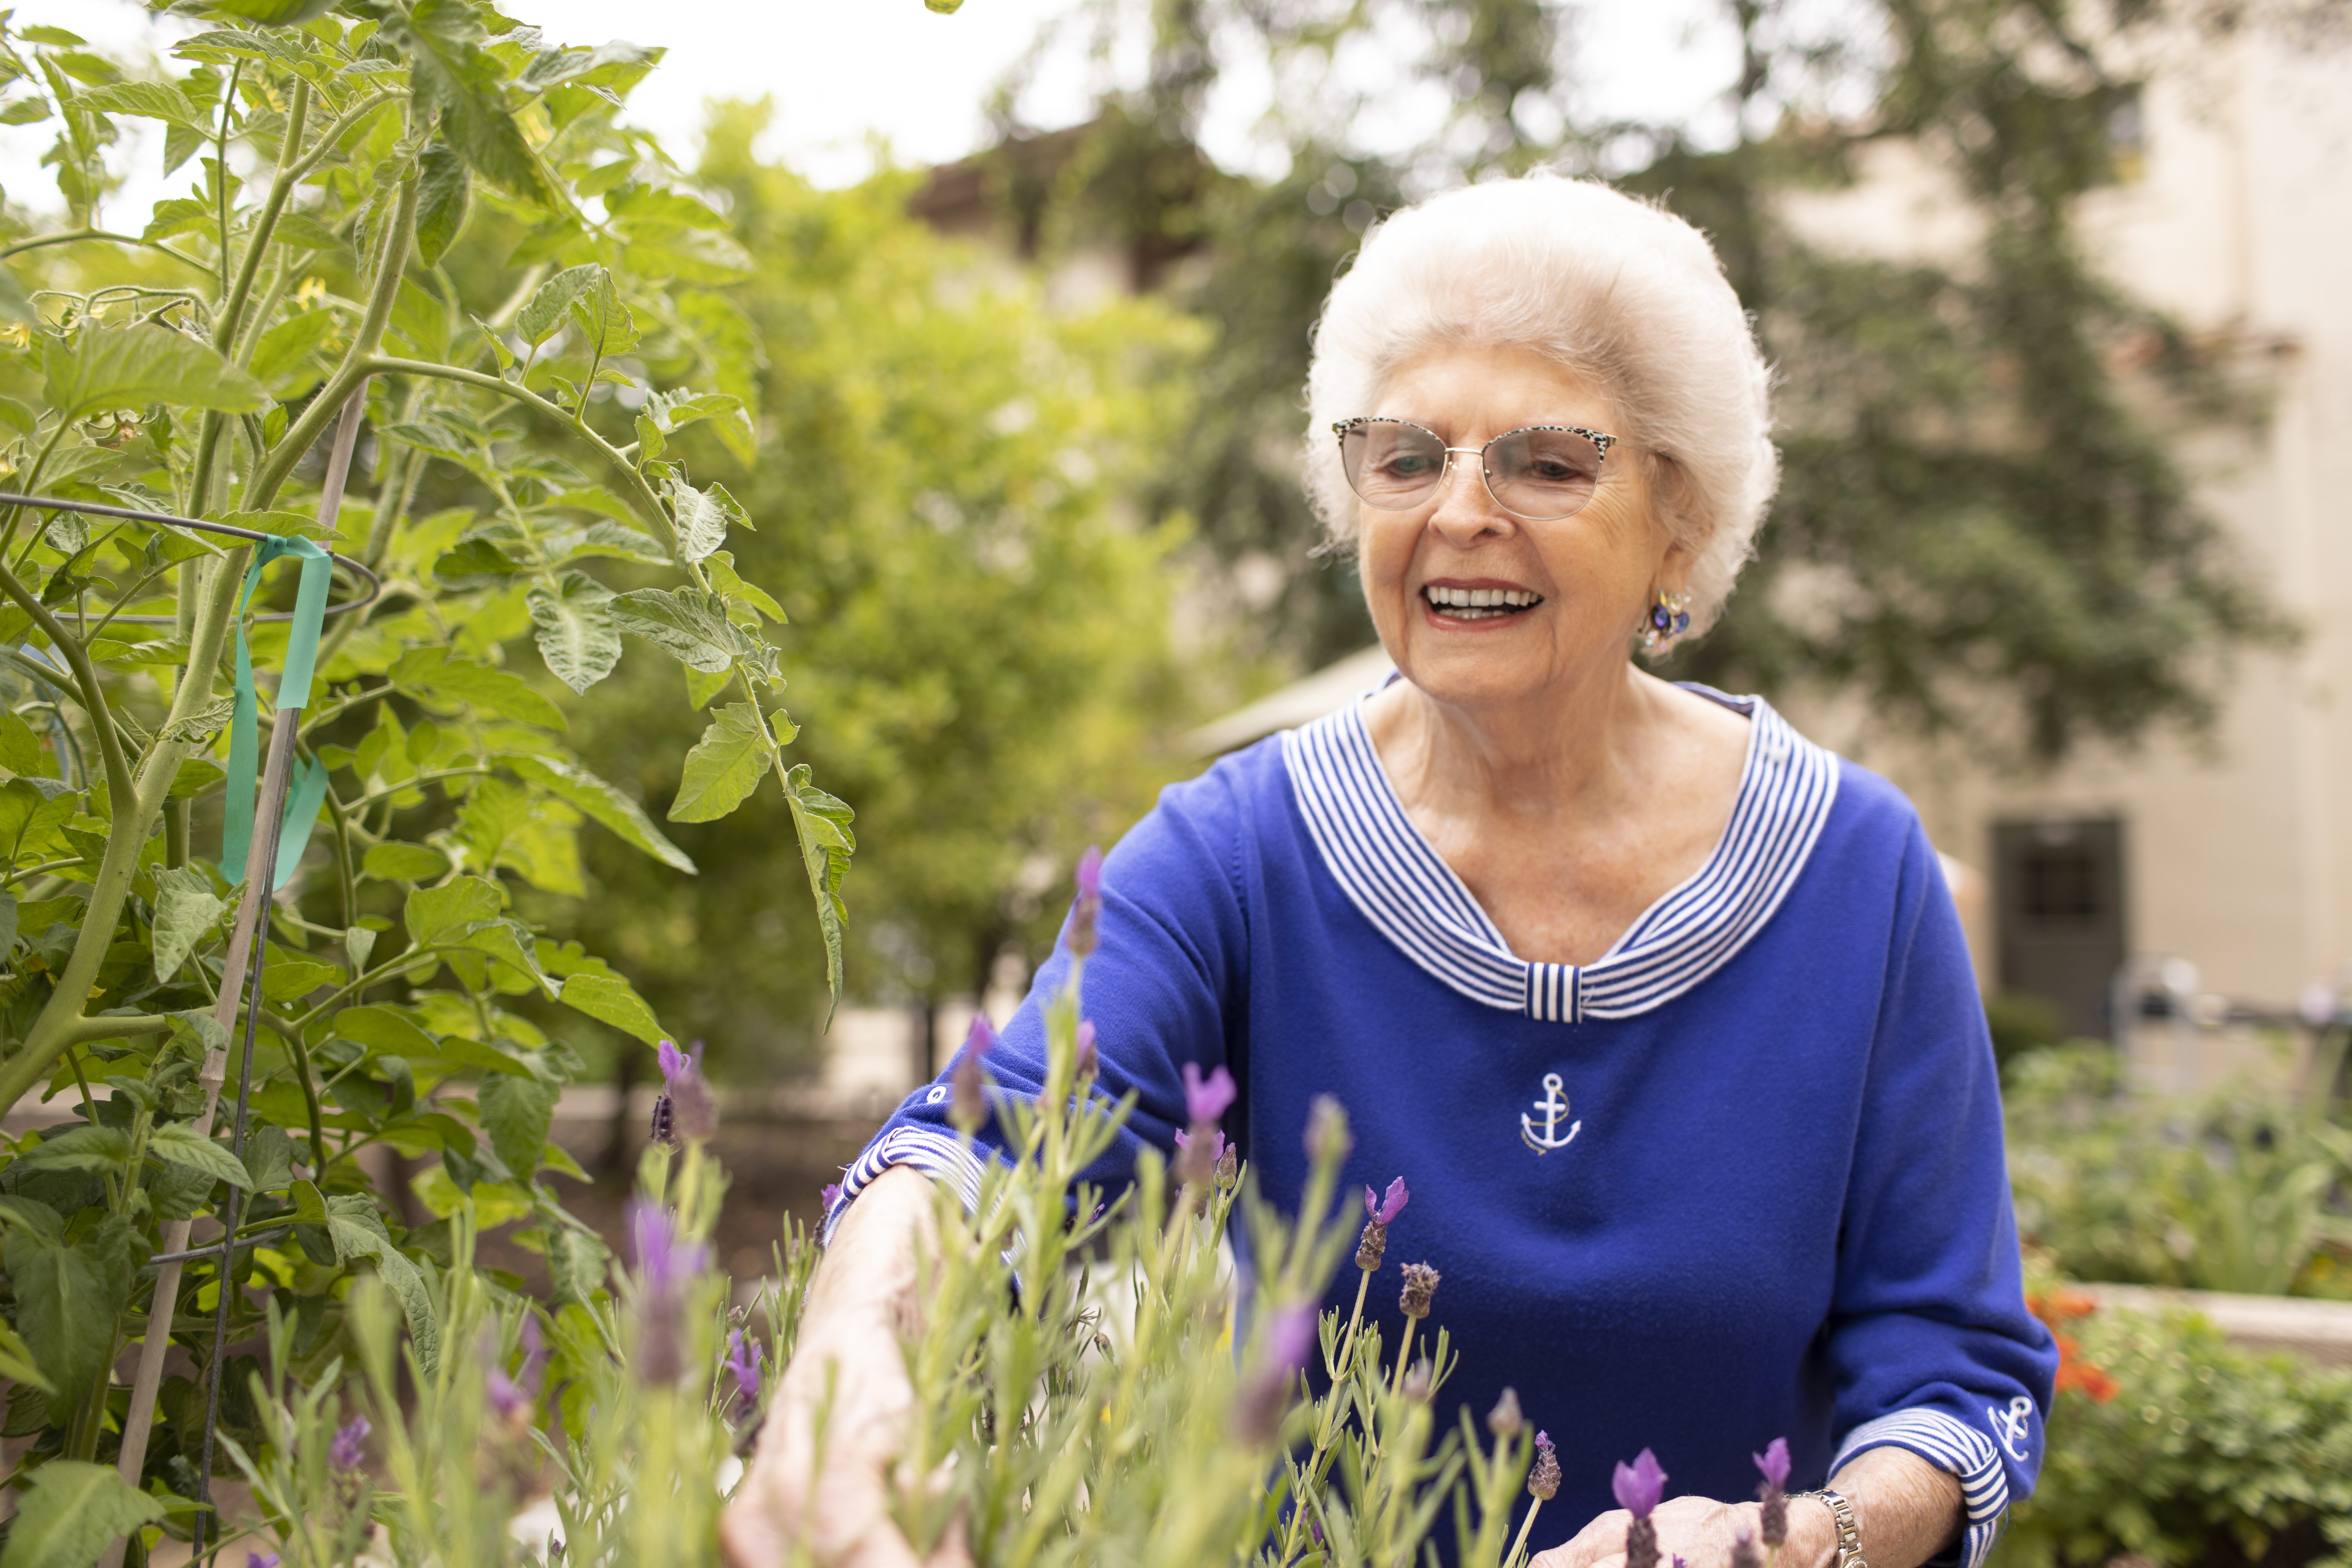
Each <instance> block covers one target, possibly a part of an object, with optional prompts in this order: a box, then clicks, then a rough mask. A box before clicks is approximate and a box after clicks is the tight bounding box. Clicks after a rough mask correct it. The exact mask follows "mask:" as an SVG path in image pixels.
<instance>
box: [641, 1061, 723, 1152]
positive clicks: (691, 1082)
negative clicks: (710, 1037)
mask: <svg viewBox="0 0 2352 1568" xmlns="http://www.w3.org/2000/svg"><path fill="white" fill-rule="evenodd" d="M660 1055H661V1073H662V1089H663V1093H662V1097H661V1100H656V1101H655V1103H654V1126H655V1140H654V1141H655V1142H659V1143H670V1144H677V1143H689V1142H701V1141H702V1140H704V1139H706V1138H709V1136H711V1134H713V1133H715V1132H717V1131H719V1100H718V1099H717V1097H716V1096H714V1095H713V1094H712V1093H711V1092H710V1080H709V1079H706V1078H704V1077H703V1076H702V1042H701V1041H700V1040H697V1041H695V1042H694V1052H693V1054H692V1055H691V1056H689V1055H688V1054H687V1053H686V1052H684V1051H681V1050H679V1049H678V1048H677V1046H676V1045H675V1044H674V1043H672V1042H671V1041H668V1040H664V1041H663V1042H662V1043H661V1047H660ZM664 1100H666V1101H667V1102H668V1103H667V1106H665V1105H664V1104H663V1103H662V1102H663V1101H664Z"/></svg>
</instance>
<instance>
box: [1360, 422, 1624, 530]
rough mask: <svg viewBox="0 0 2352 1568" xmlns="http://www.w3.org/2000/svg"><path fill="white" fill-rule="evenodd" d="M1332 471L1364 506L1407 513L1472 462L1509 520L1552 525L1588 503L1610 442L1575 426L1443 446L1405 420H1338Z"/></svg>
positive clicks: (1435, 436)
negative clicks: (1463, 462)
mask: <svg viewBox="0 0 2352 1568" xmlns="http://www.w3.org/2000/svg"><path fill="white" fill-rule="evenodd" d="M1331 433H1332V434H1333V435H1335V436H1337V437H1339V467H1340V468H1342V469H1344V470H1345V471H1346V473H1347V476H1348V488H1349V489H1351V490H1354V491H1355V492H1356V494H1357V495H1359V496H1360V497H1362V498H1363V500H1364V504H1365V505H1367V506H1376V507H1378V508H1380V509H1381V510H1382V511H1410V510H1412V509H1413V508H1414V507H1417V506H1419V505H1421V504H1422V503H1423V501H1425V500H1428V499H1429V498H1430V497H1431V496H1433V495H1434V494H1436V493H1437V489H1438V487H1439V486H1441V485H1443V484H1444V482H1445V476H1446V473H1447V470H1448V469H1449V468H1451V466H1452V464H1453V462H1454V458H1455V457H1457V456H1460V457H1475V458H1477V459H1478V470H1479V473H1480V475H1481V476H1482V477H1483V478H1484V479H1485V480H1486V493H1487V494H1488V495H1490V496H1492V497H1494V498H1495V504H1496V506H1499V507H1501V508H1502V509H1503V510H1505V511H1507V512H1509V513H1510V514H1511V515H1512V516H1513V517H1517V518H1523V519H1525V520H1526V521H1529V522H1552V521H1558V520H1559V519H1560V518H1563V517H1571V516H1573V515H1575V514H1576V513H1577V512H1578V511H1580V510H1582V509H1583V507H1584V503H1585V502H1587V501H1589V500H1591V499H1592V491H1593V488H1594V487H1595V486H1597V485H1598V484H1599V483H1600V482H1601V460H1602V459H1603V458H1606V457H1608V455H1609V448H1610V447H1613V446H1615V445H1616V444H1617V437H1614V436H1604V435H1602V434H1601V432H1600V431H1598V430H1587V429H1584V428H1582V427H1581V426H1575V425H1534V426H1528V428H1527V429H1525V430H1509V431H1506V432H1505V433H1503V434H1502V435H1500V436H1497V437H1495V438H1494V439H1493V440H1491V441H1489V442H1487V443H1486V445H1485V446H1484V447H1449V446H1447V445H1446V444H1445V443H1444V440H1443V439H1442V438H1440V437H1439V436H1438V434H1437V433H1436V432H1435V431H1433V430H1427V429H1423V427H1422V426H1418V425H1415V424H1414V423H1412V421H1411V420H1409V419H1378V418H1359V419H1342V420H1340V421H1339V423H1338V424H1336V425H1334V426H1331Z"/></svg>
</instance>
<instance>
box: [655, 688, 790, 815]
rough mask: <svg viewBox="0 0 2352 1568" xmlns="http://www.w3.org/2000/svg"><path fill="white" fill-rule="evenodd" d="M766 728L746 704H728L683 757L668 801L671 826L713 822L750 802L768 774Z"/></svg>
mask: <svg viewBox="0 0 2352 1568" xmlns="http://www.w3.org/2000/svg"><path fill="white" fill-rule="evenodd" d="M769 755H770V752H769V750H768V739H767V731H766V728H765V727H764V726H763V725H762V724H761V722H760V710H759V709H757V708H755V707H753V706H752V705H751V703H749V702H730V703H729V704H728V705H727V706H726V707H724V708H721V709H720V710H719V711H718V712H717V713H716V714H714V715H712V717H711V720H710V727H709V729H707V730H705V731H703V732H702V739H701V740H699V741H697V742H695V743H694V750H692V751H690V752H687V753H686V769H685V772H684V774H683V775H682V776H681V777H680V778H679V780H678V784H677V799H675V800H673V801H671V802H670V805H669V819H670V820H671V821H672V822H715V821H717V820H718V819H719V818H720V817H722V816H726V815H727V814H728V813H730V812H731V811H733V810H734V809H735V808H736V807H737V806H739V805H742V804H743V803H744V801H746V800H748V799H749V798H751V792H752V791H753V790H755V789H757V788H759V787H760V778H761V774H763V773H766V772H767V769H768V758H769Z"/></svg>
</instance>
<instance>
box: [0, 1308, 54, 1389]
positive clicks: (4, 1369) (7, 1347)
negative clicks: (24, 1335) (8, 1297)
mask: <svg viewBox="0 0 2352 1568" xmlns="http://www.w3.org/2000/svg"><path fill="white" fill-rule="evenodd" d="M0 1377H5V1378H6V1379H7V1380H8V1381H9V1382H11V1383H28V1384H32V1385H33V1386H34V1387H35V1388H37V1389H39V1390H40V1391H41V1392H42V1393H43V1394H55V1393H56V1392H57V1390H56V1389H55V1388H54V1387H52V1386H51V1385H50V1384H49V1380H48V1379H47V1377H46V1376H44V1375H42V1373H41V1369H40V1368H39V1367H37V1366H35V1365H34V1364H33V1352H32V1350H31V1348H30V1347H29V1346H27V1345H26V1343H25V1342H24V1341H23V1340H21V1339H18V1338H17V1337H16V1330H14V1329H12V1328H10V1327H9V1326H8V1325H7V1324H5V1323H0Z"/></svg>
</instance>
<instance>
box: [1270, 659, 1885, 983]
mask: <svg viewBox="0 0 2352 1568" xmlns="http://www.w3.org/2000/svg"><path fill="white" fill-rule="evenodd" d="M1696 690H1697V691H1699V693H1700V694H1701V695H1703V696H1706V697H1711V698H1715V699H1716V700H1718V701H1721V702H1724V703H1726V704H1727V706H1730V707H1732V708H1735V709H1738V710H1739V711H1741V712H1743V713H1746V714H1748V717H1749V718H1750V720H1751V721H1753V723H1752V728H1751V731H1750V733H1749V735H1748V758H1747V761H1746V763H1744V764H1743V766H1742V768H1741V772H1740V781H1739V798H1738V802H1737V803H1736V804H1735V805H1733V806H1732V810H1731V820H1730V822H1729V823H1728V824H1727V826H1725V828H1724V830H1723V837H1722V839H1721V840H1720V841H1719V842H1718V843H1717V845H1716V847H1715V852H1714V853H1713V854H1712V855H1710V856H1708V857H1707V859H1706V864H1705V865H1704V866H1701V867H1700V868H1698V870H1697V872H1696V874H1695V875H1693V876H1692V877H1691V879H1689V880H1688V881H1686V882H1685V883H1683V884H1682V885H1681V886H1680V887H1678V888H1675V889H1674V890H1673V891H1671V892H1669V893H1667V894H1666V895H1665V896H1664V898H1661V899H1660V900H1658V901H1657V902H1656V903H1654V904H1653V905H1651V906H1650V907H1649V909H1647V910H1644V911H1643V914H1642V917H1641V919H1639V920H1637V921H1634V922H1633V925H1632V927H1630V928H1629V929H1628V930H1627V931H1626V932H1625V934H1624V935H1623V936H1622V937H1620V938H1618V939H1617V943H1616V945H1615V946H1613V947H1612V948H1611V949H1610V950H1609V951H1608V952H1605V953H1603V954H1602V955H1601V957H1600V958H1598V959H1596V960H1594V961H1593V962H1592V963H1589V964H1585V965H1582V966H1577V965H1573V964H1565V963H1529V962H1528V961H1527V960H1526V959H1523V958H1520V957H1519V956H1518V955H1517V954H1516V953H1514V952H1511V949H1510V944H1509V943H1508V942H1505V941H1504V940H1503V933H1502V932H1501V931H1497V930H1496V927H1495V922H1494V921H1491V920H1489V919H1488V918H1487V917H1486V910H1482V909H1480V908H1479V907H1478V900H1476V899H1475V898H1473V897H1472V896H1471V893H1470V889H1468V888H1466V887H1465V886H1464V885H1463V883H1462V879H1461V878H1459V877H1457V876H1455V875H1454V870H1453V868H1451V867H1449V866H1447V865H1446V864H1445V862H1444V860H1443V859H1442V858H1439V856H1438V853H1437V851H1436V850H1435V849H1434V848H1433V847H1431V846H1430V843H1429V841H1428V840H1427V839H1426V838H1424V837H1422V834H1421V830H1420V829H1419V828H1416V827H1415V826H1413V825H1412V819H1411V818H1409V817H1408V816H1406V815H1405V811H1404V806H1403V805H1402V803H1400V802H1399V801H1398V799H1397V795H1396V791H1395V790H1394V789H1393V788H1392V787H1391V785H1390V784H1389V779H1388V774H1387V773H1385V772H1383V771H1382V769H1381V760H1380V755H1379V753H1378V752H1375V751H1374V750H1373V748H1372V738H1371V735H1370V731H1367V730H1366V729H1365V727H1364V714H1363V700H1362V699H1358V700H1356V701H1353V702H1350V703H1349V704H1348V706H1346V707H1345V708H1342V709H1340V710H1339V711H1338V712H1336V713H1332V714H1328V715H1327V716H1326V717H1324V718H1321V719H1318V720H1317V721H1315V722H1313V723H1311V724H1307V725H1303V726H1301V727H1300V728H1298V729H1297V730H1290V731H1284V733H1283V736H1282V757H1283V763H1284V765H1285V766H1286V768H1287V769H1288V770H1289V773H1290V785H1291V790H1292V793H1293V794H1294V795H1296V796H1297V801H1298V810H1299V814H1300V815H1301V816H1304V817H1305V818H1306V819H1307V831H1308V832H1309V833H1310V834H1312V835H1313V836H1314V838H1315V846H1316V847H1317V848H1318V850H1320V851H1321V853H1322V856H1323V864H1324V867H1325V868H1327V869H1328V870H1329V872H1330V873H1331V877H1332V879H1333V880H1334V881H1336V882H1338V883H1339V887H1340V889H1341V890H1342V891H1343V892H1345V893H1346V894H1347V895H1348V900H1349V902H1350V903H1352V904H1354V905H1355V906H1356V908H1357V909H1358V910H1360V911H1361V912H1362V914H1363V916H1364V918H1365V919H1366V920H1368V921H1371V922H1372V924H1373V926H1374V927H1375V928H1377V929H1378V930H1379V931H1380V932H1381V935H1383V936H1385V937H1387V938H1388V939H1389V941H1391V942H1394V943H1395V944H1396V946H1397V947H1398V948H1399V949H1400V950H1401V951H1402V952H1403V953H1404V955H1405V956H1406V957H1407V958H1410V959H1411V960H1412V962H1413V963H1417V964H1419V965H1420V966H1421V967H1422V968H1423V969H1424V970H1427V971H1428V972H1429V973H1431V974H1433V975H1434V976H1435V977H1436V978H1437V979H1439V980H1441V981H1443V982H1444V984H1447V985H1449V986H1451V987H1453V988H1454V990H1456V991H1458V992H1460V993H1462V994H1464V995H1465V996H1467V997H1469V998H1471V999H1472V1000H1473V1001H1476V1002H1481V1003H1484V1004H1485V1005H1487V1006H1489V1007H1496V1008H1500V1009H1502V1010H1504V1011H1507V1012H1513V1013H1523V1014H1525V1015H1527V1016H1529V1017H1533V1018H1542V1019H1547V1020H1550V1021H1554V1022H1559V1023H1570V1024H1572V1023H1576V1022H1578V1021H1580V1020H1581V1019H1584V1018H1624V1017H1631V1016H1633V1015H1635V1014H1637V1013H1646V1012H1648V1011H1649V1010H1650V1009H1651V1008H1653V1007H1656V1006H1659V1005H1663V1004H1664V1003H1667V1002H1671V1001H1673V1000H1674V999H1675V997H1677V996H1680V995H1682V994H1684V993H1685V992H1687V991H1689V990H1690V989H1691V988H1692V987H1693V986H1695V985H1696V984H1699V983H1700V982H1701V981H1703V980H1705V979H1706V977H1707V976H1708V975H1710V974H1713V973H1715V972H1716V971H1717V970H1718V969H1720V968H1722V967H1723V966H1724V965H1725V964H1726V963H1729V962H1730V961H1731V959H1732V957H1733V955H1734V954H1736V953H1738V952H1739V950H1740V949H1741V948H1743V947H1745V946H1746V945H1747V944H1748V941H1749V940H1750V939H1751V938H1753V937H1754V936H1755V935H1756V933H1757V932H1758V931H1761V930H1763V929H1764V925H1765V922H1766V921H1769V920H1770V919H1771V918H1772V915H1773V912H1774V911H1775V910H1778V909H1779V908H1780V903H1781V900H1784V899H1786V898H1787V897H1788V895H1789V889H1790V888H1791V887H1793V886H1795V885H1796V880H1797V878H1798V876H1799V875H1800V874H1801V872H1802V871H1803V870H1804V868H1805V860H1806V858H1807V857H1809V856H1810V855H1811V853H1812V848H1813V845H1814V843H1815V842H1816V841H1817V840H1818V839H1819V838H1820V837H1821V833H1822V825H1823V824H1824V823H1826V822H1827V821H1828V820H1829V815H1830V807H1831V805H1832V803H1833V802H1834V801H1835V799H1836V797H1837V778H1838V768H1837V759H1836V758H1835V757H1834V756H1832V755H1831V754H1830V753H1829V752H1825V751H1823V750H1822V748H1821V747H1819V746H1816V745H1814V744H1813V743H1812V742H1810V741H1808V740H1806V739H1805V738H1804V737H1803V736H1801V735H1800V734H1798V733H1797V732H1796V731H1794V730H1792V729H1790V727H1789V724H1788V721H1786V720H1784V719H1782V718H1781V717H1780V715H1779V714H1778V713H1775V712H1774V711H1773V710H1772V709H1771V707H1770V705H1769V704H1768V703H1766V702H1765V700H1763V699H1762V698H1760V697H1738V698H1730V697H1724V696H1722V695H1721V694H1720V693H1717V692H1714V691H1710V690H1708V689H1706V688H1704V687H1700V688H1696Z"/></svg>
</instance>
